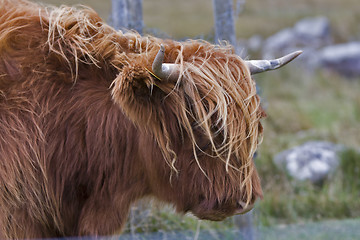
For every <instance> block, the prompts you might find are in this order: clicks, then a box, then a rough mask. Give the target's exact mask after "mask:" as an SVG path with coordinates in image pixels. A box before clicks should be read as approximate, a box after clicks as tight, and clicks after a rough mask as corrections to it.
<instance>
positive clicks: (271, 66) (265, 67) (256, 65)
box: [245, 51, 302, 75]
mask: <svg viewBox="0 0 360 240" xmlns="http://www.w3.org/2000/svg"><path fill="white" fill-rule="evenodd" d="M301 53H302V51H296V52H293V53H290V54H288V55H286V56H283V57H281V58H278V59H272V60H250V61H245V62H246V65H247V66H248V68H249V70H250V72H251V74H252V75H253V74H256V73H261V72H265V71H269V70H275V69H278V68H280V67H282V66H284V65H285V64H287V63H289V62H291V61H292V60H294V59H295V58H296V57H297V56H299V55H300V54H301Z"/></svg>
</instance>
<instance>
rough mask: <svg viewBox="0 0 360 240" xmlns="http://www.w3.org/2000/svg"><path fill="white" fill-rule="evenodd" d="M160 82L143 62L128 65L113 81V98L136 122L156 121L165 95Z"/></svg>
mask: <svg viewBox="0 0 360 240" xmlns="http://www.w3.org/2000/svg"><path fill="white" fill-rule="evenodd" d="M158 82H159V80H158V79H156V77H154V76H153V75H152V74H151V73H150V71H149V70H147V68H146V67H145V66H144V65H143V64H132V65H126V66H124V67H123V68H122V69H121V71H120V73H119V75H118V76H117V77H116V78H115V80H114V82H113V85H112V98H113V100H114V102H115V103H116V104H118V105H120V107H121V108H122V109H123V111H124V113H125V114H126V115H127V116H128V117H129V118H130V119H131V120H133V121H134V122H136V123H139V124H145V123H149V122H150V121H154V120H155V121H156V119H157V118H158V117H159V116H158V111H159V105H160V104H161V101H162V100H163V99H164V97H165V93H164V91H163V90H161V89H160V88H159V86H158V84H157V83H158Z"/></svg>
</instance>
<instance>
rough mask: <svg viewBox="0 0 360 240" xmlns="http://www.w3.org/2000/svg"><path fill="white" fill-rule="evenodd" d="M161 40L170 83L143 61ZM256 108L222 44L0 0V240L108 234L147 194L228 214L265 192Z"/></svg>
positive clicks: (240, 68) (251, 87) (203, 212)
mask: <svg viewBox="0 0 360 240" xmlns="http://www.w3.org/2000/svg"><path fill="white" fill-rule="evenodd" d="M160 44H164V46H165V48H166V52H165V58H166V59H165V61H166V62H169V63H178V64H180V66H181V74H180V77H179V79H178V81H177V82H166V81H161V80H158V79H156V78H154V77H153V76H152V75H151V74H150V73H149V69H151V64H152V61H153V60H154V57H155V55H156V53H157V51H158V50H159V46H160ZM264 114H265V113H264V112H263V111H262V109H261V107H260V103H259V97H258V96H257V95H256V90H255V83H254V82H253V80H252V79H251V77H250V73H249V71H248V69H247V68H246V67H245V64H244V62H243V61H242V59H240V58H239V57H238V56H236V55H234V54H233V51H232V49H231V48H230V47H226V46H225V47H220V46H214V45H212V44H209V43H207V42H201V41H187V42H182V43H180V42H175V41H170V40H161V39H157V38H153V37H140V36H139V35H137V34H135V33H126V34H124V33H122V32H120V31H115V30H114V29H112V28H111V27H109V26H108V25H106V24H104V23H103V22H102V20H101V19H100V18H99V17H98V15H97V14H96V13H95V12H93V11H92V10H91V9H80V10H79V9H74V8H67V7H62V8H51V7H48V8H44V7H42V6H39V5H37V4H34V3H30V2H27V1H24V0H0V238H39V237H59V236H76V235H107V234H111V233H113V232H114V231H116V230H118V229H120V228H121V227H122V226H123V225H124V222H125V221H126V218H127V214H128V211H129V207H130V205H131V204H132V203H133V202H134V201H136V200H137V199H139V198H142V197H144V196H154V197H156V198H157V199H159V200H162V201H166V202H169V203H172V204H174V206H175V207H176V209H177V210H178V211H179V212H188V211H190V212H193V213H194V214H195V215H196V216H198V217H200V218H205V219H211V220H221V219H223V218H225V217H227V216H230V215H232V214H234V212H235V211H236V210H237V209H239V208H241V206H239V205H238V202H239V201H242V202H246V203H247V204H250V203H253V202H254V201H255V199H256V198H257V197H259V196H261V195H262V192H261V187H260V183H259V182H260V181H259V178H258V175H257V172H256V169H255V167H254V164H253V161H252V157H253V154H254V152H255V150H256V147H257V144H258V141H259V139H260V137H259V136H261V133H262V127H261V124H260V122H259V120H260V118H261V117H263V116H264Z"/></svg>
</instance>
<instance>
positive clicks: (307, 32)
mask: <svg viewBox="0 0 360 240" xmlns="http://www.w3.org/2000/svg"><path fill="white" fill-rule="evenodd" d="M294 32H295V35H296V37H297V41H298V43H301V44H303V45H304V46H305V45H311V46H312V47H320V46H324V45H327V44H330V43H331V42H332V37H331V31H330V23H329V20H328V19H327V18H326V17H315V18H305V19H303V20H300V21H299V22H297V23H296V24H295V26H294Z"/></svg>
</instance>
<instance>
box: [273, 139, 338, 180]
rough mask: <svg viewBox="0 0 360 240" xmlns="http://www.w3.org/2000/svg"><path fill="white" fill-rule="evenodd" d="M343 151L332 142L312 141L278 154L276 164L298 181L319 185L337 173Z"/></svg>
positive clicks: (275, 159) (275, 158)
mask: <svg viewBox="0 0 360 240" xmlns="http://www.w3.org/2000/svg"><path fill="white" fill-rule="evenodd" d="M342 149H343V147H342V146H340V145H336V144H333V143H330V142H321V141H310V142H306V143H305V144H303V145H301V146H298V147H294V148H292V149H289V150H286V151H283V152H281V153H279V154H277V155H276V156H275V157H274V162H275V164H276V165H277V166H278V167H280V168H281V169H283V170H285V171H286V172H287V173H288V174H289V175H290V176H292V177H293V178H295V179H297V180H301V181H303V180H310V181H311V182H313V183H318V182H321V181H323V180H325V179H326V178H327V177H328V176H329V175H331V173H333V172H334V171H335V169H336V168H337V166H338V165H339V157H338V152H339V151H341V150H342Z"/></svg>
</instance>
